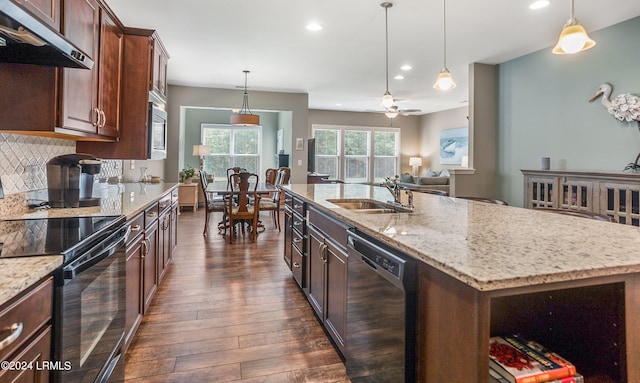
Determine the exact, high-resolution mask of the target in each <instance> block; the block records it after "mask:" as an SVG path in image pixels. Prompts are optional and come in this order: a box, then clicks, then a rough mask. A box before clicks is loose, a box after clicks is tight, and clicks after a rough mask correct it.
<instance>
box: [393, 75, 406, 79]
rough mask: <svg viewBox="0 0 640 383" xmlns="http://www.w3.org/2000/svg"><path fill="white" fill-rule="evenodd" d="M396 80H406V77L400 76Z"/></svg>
mask: <svg viewBox="0 0 640 383" xmlns="http://www.w3.org/2000/svg"><path fill="white" fill-rule="evenodd" d="M394 78H395V79H396V80H404V76H403V75H401V74H399V75H397V76H396V77H394Z"/></svg>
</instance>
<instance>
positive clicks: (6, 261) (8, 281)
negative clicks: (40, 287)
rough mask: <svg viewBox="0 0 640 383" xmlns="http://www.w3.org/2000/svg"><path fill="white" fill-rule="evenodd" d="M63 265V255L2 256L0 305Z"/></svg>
mask: <svg viewBox="0 0 640 383" xmlns="http://www.w3.org/2000/svg"><path fill="white" fill-rule="evenodd" d="M61 265H62V256H60V255H47V256H42V257H22V258H0V270H2V273H0V305H2V304H4V303H5V302H7V301H8V300H9V299H11V298H13V297H15V296H16V295H18V294H20V293H21V292H22V291H24V290H26V289H27V288H28V287H29V286H32V285H33V284H35V283H36V282H38V281H39V280H41V279H42V278H44V277H46V276H47V275H49V274H51V273H53V271H54V270H55V269H57V268H58V267H60V266H61Z"/></svg>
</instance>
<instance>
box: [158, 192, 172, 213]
mask: <svg viewBox="0 0 640 383" xmlns="http://www.w3.org/2000/svg"><path fill="white" fill-rule="evenodd" d="M170 207H171V193H167V194H165V195H163V196H162V197H160V199H159V200H158V214H160V215H162V214H163V213H164V212H166V211H167V210H169V208H170Z"/></svg>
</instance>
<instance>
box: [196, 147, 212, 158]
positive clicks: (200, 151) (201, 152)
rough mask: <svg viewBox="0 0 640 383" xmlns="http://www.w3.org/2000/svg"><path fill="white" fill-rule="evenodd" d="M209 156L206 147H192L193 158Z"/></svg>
mask: <svg viewBox="0 0 640 383" xmlns="http://www.w3.org/2000/svg"><path fill="white" fill-rule="evenodd" d="M209 154H211V150H210V149H209V146H208V145H193V155H194V156H199V157H200V156H208V155H209Z"/></svg>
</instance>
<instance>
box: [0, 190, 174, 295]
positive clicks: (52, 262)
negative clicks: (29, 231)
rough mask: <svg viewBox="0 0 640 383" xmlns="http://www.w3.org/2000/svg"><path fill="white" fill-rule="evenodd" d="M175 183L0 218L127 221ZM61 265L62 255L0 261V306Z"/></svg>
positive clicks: (108, 192) (104, 195) (123, 191)
mask: <svg viewBox="0 0 640 383" xmlns="http://www.w3.org/2000/svg"><path fill="white" fill-rule="evenodd" d="M177 185H178V184H176V183H159V184H141V183H137V182H136V183H125V184H119V185H108V187H106V188H105V190H104V193H103V194H102V204H101V206H95V207H83V208H68V209H40V210H31V211H28V212H26V213H25V212H22V213H20V212H16V213H13V214H7V215H5V216H3V217H1V219H25V218H57V217H78V216H97V215H121V214H123V215H125V216H126V217H127V219H130V218H133V217H134V216H135V215H136V214H138V213H140V212H142V211H144V209H145V208H146V207H147V206H149V205H150V204H151V203H153V202H155V201H157V200H158V198H160V197H161V196H162V195H164V194H165V193H167V192H168V191H170V190H172V189H174V188H175V187H177ZM61 265H62V256H57V255H52V256H36V257H21V258H0V269H1V270H3V272H2V273H0V304H3V303H5V302H6V301H8V300H9V299H11V298H13V297H14V296H16V295H17V294H19V293H20V292H21V291H23V290H25V289H27V288H28V287H29V286H31V285H33V284H34V283H36V282H37V281H39V280H40V279H42V278H43V277H45V276H47V275H49V274H51V273H52V272H53V271H54V270H55V269H56V268H58V267H60V266H61Z"/></svg>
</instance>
